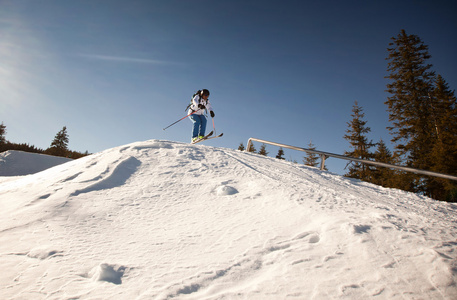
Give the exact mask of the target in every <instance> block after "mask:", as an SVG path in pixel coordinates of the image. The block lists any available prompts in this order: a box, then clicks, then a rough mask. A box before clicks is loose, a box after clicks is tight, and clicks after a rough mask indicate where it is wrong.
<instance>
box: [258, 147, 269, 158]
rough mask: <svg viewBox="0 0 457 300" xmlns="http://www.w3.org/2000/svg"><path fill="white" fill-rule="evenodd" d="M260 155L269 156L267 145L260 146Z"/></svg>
mask: <svg viewBox="0 0 457 300" xmlns="http://www.w3.org/2000/svg"><path fill="white" fill-rule="evenodd" d="M259 154H260V155H264V156H267V155H268V152H267V145H265V144H262V146H260V150H259Z"/></svg>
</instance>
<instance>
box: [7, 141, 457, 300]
mask: <svg viewBox="0 0 457 300" xmlns="http://www.w3.org/2000/svg"><path fill="white" fill-rule="evenodd" d="M456 211H457V205H456V204H451V203H444V202H438V201H434V200H431V199H428V198H425V197H421V196H417V195H414V194H411V193H406V192H403V191H399V190H394V189H385V188H381V187H378V186H375V185H372V184H368V183H364V182H361V181H357V180H351V179H348V178H344V177H342V176H339V175H334V174H331V173H328V172H322V171H320V170H317V169H315V168H311V167H306V166H303V165H297V164H293V163H290V162H285V161H280V160H276V159H274V158H269V157H264V156H259V155H256V154H250V153H243V152H240V151H237V150H231V149H222V148H213V147H208V146H204V145H188V144H184V143H178V142H169V141H160V140H151V141H145V142H138V143H133V144H129V145H125V146H121V147H116V148H113V149H108V150H106V151H103V152H100V153H96V154H93V155H90V156H87V157H84V158H81V159H78V160H75V161H71V162H67V163H65V164H61V165H59V166H56V167H53V168H51V169H48V170H45V171H43V172H40V173H37V174H33V175H28V176H24V177H21V178H16V179H14V180H10V181H4V182H3V183H1V184H0V268H1V270H2V272H0V295H1V298H2V299H169V298H178V299H367V298H372V299H457V260H456V258H457V222H456V221H457V214H456Z"/></svg>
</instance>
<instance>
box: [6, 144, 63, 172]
mask: <svg viewBox="0 0 457 300" xmlns="http://www.w3.org/2000/svg"><path fill="white" fill-rule="evenodd" d="M71 160H72V159H70V158H65V157H58V156H51V155H45V154H37V153H29V152H23V151H16V150H8V151H5V152H2V153H0V176H22V175H29V174H35V173H38V172H41V171H43V170H46V169H49V168H51V167H54V166H57V165H60V164H63V163H66V162H68V161H71Z"/></svg>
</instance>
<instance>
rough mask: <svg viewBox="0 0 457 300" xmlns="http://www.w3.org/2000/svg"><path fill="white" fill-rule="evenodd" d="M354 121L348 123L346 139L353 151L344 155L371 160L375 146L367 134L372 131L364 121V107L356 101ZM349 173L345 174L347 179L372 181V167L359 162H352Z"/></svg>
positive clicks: (353, 113) (353, 110) (353, 114)
mask: <svg viewBox="0 0 457 300" xmlns="http://www.w3.org/2000/svg"><path fill="white" fill-rule="evenodd" d="M351 116H352V121H351V122H348V123H347V124H348V129H347V130H346V135H344V138H345V139H346V140H348V141H349V144H350V147H351V148H352V149H353V150H352V151H345V152H344V155H347V156H351V157H355V158H361V159H367V160H368V159H371V158H373V154H372V153H370V148H371V147H373V146H375V144H373V142H372V141H371V140H370V141H369V140H368V139H367V137H366V134H367V133H369V132H370V131H371V129H370V127H367V126H366V123H367V122H366V121H364V120H363V117H364V116H365V114H364V113H363V109H362V107H360V106H359V105H358V103H357V101H355V104H354V106H353V108H352V115H351ZM348 165H350V166H349V172H348V173H347V174H345V176H347V177H351V178H358V179H361V180H365V181H370V179H371V176H372V169H373V168H372V167H371V166H369V165H366V164H362V163H358V162H350V163H349V164H348Z"/></svg>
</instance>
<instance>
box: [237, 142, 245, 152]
mask: <svg viewBox="0 0 457 300" xmlns="http://www.w3.org/2000/svg"><path fill="white" fill-rule="evenodd" d="M244 149H245V148H244V145H243V143H240V145H239V146H238V150H240V151H244Z"/></svg>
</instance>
